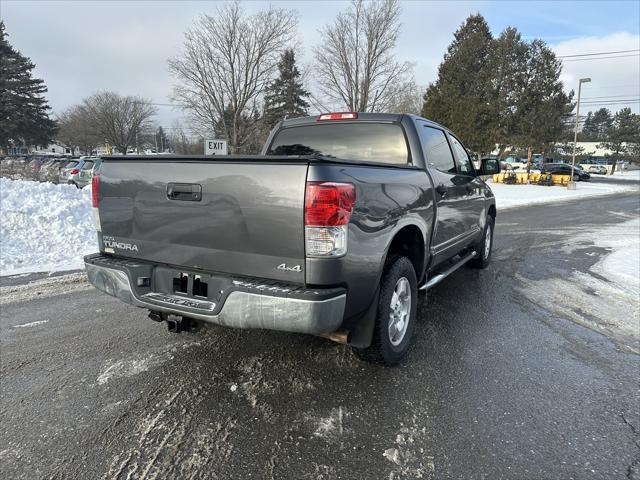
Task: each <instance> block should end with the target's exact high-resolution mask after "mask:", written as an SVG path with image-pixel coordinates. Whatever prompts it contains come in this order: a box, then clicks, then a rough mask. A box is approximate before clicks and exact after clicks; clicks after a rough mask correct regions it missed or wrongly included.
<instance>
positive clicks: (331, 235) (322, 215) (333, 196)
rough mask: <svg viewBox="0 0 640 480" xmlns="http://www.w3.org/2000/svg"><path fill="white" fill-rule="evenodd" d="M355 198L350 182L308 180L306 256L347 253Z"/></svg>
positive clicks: (336, 255)
mask: <svg viewBox="0 0 640 480" xmlns="http://www.w3.org/2000/svg"><path fill="white" fill-rule="evenodd" d="M355 201H356V190H355V187H354V186H353V185H352V184H350V183H333V182H307V185H306V192H305V205H304V226H305V244H306V251H307V257H340V256H342V255H344V254H345V253H347V226H348V223H349V220H350V219H351V213H352V211H353V205H354V204H355Z"/></svg>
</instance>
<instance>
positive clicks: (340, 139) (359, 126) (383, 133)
mask: <svg viewBox="0 0 640 480" xmlns="http://www.w3.org/2000/svg"><path fill="white" fill-rule="evenodd" d="M267 155H322V156H325V157H329V158H336V159H340V160H352V161H361V162H375V163H387V164H395V165H407V164H408V163H409V149H408V147H407V140H406V138H405V135H404V132H403V131H402V127H401V126H400V125H398V124H394V123H369V122H357V123H356V122H351V123H347V122H340V123H327V124H312V125H301V126H298V127H288V128H284V129H282V130H280V131H279V132H278V133H276V136H275V137H274V139H273V141H272V142H271V146H270V147H269V150H268V151H267Z"/></svg>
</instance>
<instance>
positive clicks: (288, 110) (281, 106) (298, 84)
mask: <svg viewBox="0 0 640 480" xmlns="http://www.w3.org/2000/svg"><path fill="white" fill-rule="evenodd" d="M278 70H279V72H280V74H279V76H278V78H276V79H275V80H274V81H273V82H272V83H271V84H270V85H269V87H267V90H266V92H265V105H264V121H265V123H266V125H267V126H268V127H269V128H273V127H274V126H275V124H276V123H277V122H279V121H280V120H282V119H283V118H284V117H285V116H288V117H303V116H305V115H307V109H308V108H309V103H308V102H307V101H306V100H305V98H307V97H309V92H308V91H307V90H305V89H304V86H303V85H302V81H301V80H300V72H299V71H298V67H297V66H296V57H295V53H294V51H293V50H292V49H289V50H285V51H284V53H283V54H282V57H281V59H280V62H279V63H278Z"/></svg>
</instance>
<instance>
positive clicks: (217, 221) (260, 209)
mask: <svg viewBox="0 0 640 480" xmlns="http://www.w3.org/2000/svg"><path fill="white" fill-rule="evenodd" d="M499 170H500V166H499V164H498V162H497V161H496V160H493V159H484V160H483V161H482V164H481V168H480V171H477V170H476V169H475V168H474V166H473V164H472V162H471V159H470V158H469V155H468V153H467V151H466V150H465V148H464V146H463V145H462V143H461V142H460V140H459V139H458V138H457V137H456V136H455V135H454V134H453V133H452V132H450V131H449V130H447V129H446V128H444V127H442V126H441V125H438V124H436V123H434V122H431V121H429V120H425V119H424V118H420V117H417V116H414V115H400V114H382V113H375V114H374V113H353V112H347V113H331V114H323V115H319V116H315V117H305V118H295V119H289V120H285V121H283V122H281V123H280V124H279V125H278V126H277V127H276V128H275V129H274V130H273V132H272V133H271V134H270V136H269V138H268V139H267V142H266V144H265V147H264V149H263V151H262V154H261V155H255V156H244V155H232V156H215V157H204V156H162V157H158V156H154V157H151V156H126V157H105V158H104V159H103V162H102V165H101V168H100V171H99V175H96V176H95V177H94V178H93V192H92V193H93V207H94V220H95V223H96V228H97V230H98V242H99V246H100V253H98V254H94V255H89V256H87V257H85V264H86V269H87V274H88V278H89V281H90V282H91V283H92V284H93V285H94V286H95V287H96V288H98V289H99V290H102V291H103V292H106V293H108V294H110V295H113V296H115V297H117V298H119V299H120V300H122V301H123V302H126V303H129V304H131V305H135V306H137V307H141V308H144V309H148V310H149V311H150V313H149V316H150V317H151V318H152V319H153V320H156V321H158V322H162V321H164V322H167V324H168V326H169V329H170V330H172V331H176V332H179V331H183V330H187V329H192V328H194V327H197V326H199V325H201V324H203V323H213V324H218V325H224V326H228V327H238V328H263V329H272V330H280V331H286V332H300V333H308V334H314V335H321V336H324V337H327V338H330V339H331V340H334V341H337V342H341V343H346V344H349V345H351V346H352V347H353V348H354V349H355V351H356V352H357V354H359V355H360V356H361V357H363V358H366V359H368V360H372V361H379V362H384V363H385V364H387V365H394V364H397V363H398V362H399V361H400V360H401V359H402V358H403V357H404V356H405V354H406V353H407V350H408V348H409V346H410V344H411V338H412V335H413V331H414V328H415V322H416V308H417V301H418V292H419V291H420V290H427V289H429V288H430V287H432V286H433V285H435V284H436V283H438V282H439V281H440V280H442V279H443V278H445V277H446V276H447V275H449V274H450V273H451V272H453V271H454V270H456V269H457V268H459V267H460V266H462V265H463V264H465V263H467V262H468V263H469V264H470V265H472V266H474V267H478V268H483V267H486V266H487V264H488V263H489V260H490V258H491V246H492V238H493V226H494V222H495V217H496V207H495V201H494V197H493V194H492V192H491V190H490V188H489V187H488V186H487V185H486V184H485V182H484V181H483V180H482V178H481V175H491V174H494V173H497V172H499Z"/></svg>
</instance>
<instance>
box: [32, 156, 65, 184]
mask: <svg viewBox="0 0 640 480" xmlns="http://www.w3.org/2000/svg"><path fill="white" fill-rule="evenodd" d="M68 163H69V159H68V158H61V157H56V158H52V159H50V160H49V161H48V162H46V163H45V164H44V165H42V167H40V172H39V174H38V178H39V180H40V181H41V182H53V183H58V182H59V180H60V169H61V168H63V167H65V166H66V165H67V164H68Z"/></svg>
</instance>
